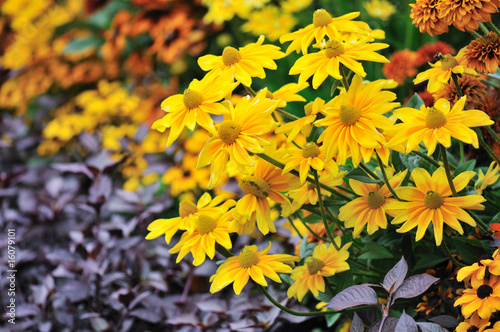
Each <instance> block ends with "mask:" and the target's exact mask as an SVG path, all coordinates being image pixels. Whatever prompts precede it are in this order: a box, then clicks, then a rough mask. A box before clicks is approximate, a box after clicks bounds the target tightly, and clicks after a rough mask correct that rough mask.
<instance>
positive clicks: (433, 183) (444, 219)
mask: <svg viewBox="0 0 500 332" xmlns="http://www.w3.org/2000/svg"><path fill="white" fill-rule="evenodd" d="M475 174H476V173H475V172H473V171H467V172H463V173H460V174H459V175H457V176H456V177H455V178H454V179H453V184H454V185H455V189H456V190H457V192H459V191H461V190H462V189H464V188H465V187H466V186H467V184H468V183H469V181H470V179H472V178H473V177H474V175H475ZM411 176H412V179H413V182H414V183H415V186H416V187H400V188H397V189H396V190H395V191H396V194H397V195H398V197H399V198H401V199H404V200H407V201H408V202H397V201H396V202H390V203H388V204H387V205H386V209H387V210H397V211H394V212H392V211H391V213H394V215H395V218H394V219H393V221H392V223H393V224H401V223H404V224H403V226H401V227H400V228H399V229H398V230H397V232H399V233H406V232H409V231H411V230H412V229H413V228H415V227H417V236H416V239H415V241H419V240H420V239H422V237H423V236H424V234H425V231H426V230H427V227H428V226H429V224H430V223H431V222H432V225H433V228H434V237H435V239H436V245H438V246H439V245H441V241H442V240H443V224H446V225H448V226H449V227H451V228H453V229H454V230H456V231H457V232H458V233H460V234H463V233H464V230H463V228H462V225H460V223H459V220H461V221H463V222H465V223H467V224H469V225H470V226H472V227H475V226H476V222H475V221H474V219H473V218H472V217H471V216H470V215H469V214H468V213H467V212H465V211H464V210H463V209H472V210H484V206H483V205H481V204H480V203H482V202H484V201H485V199H484V198H483V196H481V195H467V196H461V197H450V196H451V195H452V192H451V189H450V186H449V184H448V181H447V179H446V172H445V170H444V168H442V167H440V168H438V169H437V170H436V171H434V173H433V174H432V177H431V176H430V175H429V173H428V172H427V171H426V170H425V169H423V168H415V169H414V170H413V172H412V174H411Z"/></svg>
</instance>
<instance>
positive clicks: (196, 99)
mask: <svg viewBox="0 0 500 332" xmlns="http://www.w3.org/2000/svg"><path fill="white" fill-rule="evenodd" d="M182 101H183V102H184V106H186V108H187V109H188V110H191V109H193V108H196V107H198V106H200V104H201V103H202V102H203V96H202V95H201V93H200V92H199V91H196V90H193V89H186V90H184V95H183V97H182Z"/></svg>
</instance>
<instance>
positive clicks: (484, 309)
mask: <svg viewBox="0 0 500 332" xmlns="http://www.w3.org/2000/svg"><path fill="white" fill-rule="evenodd" d="M454 306H455V307H456V306H461V307H462V315H463V316H464V317H465V318H469V317H470V316H471V315H472V314H473V313H475V312H477V314H478V315H479V317H480V318H483V319H484V318H489V317H490V316H491V315H492V314H493V313H494V312H496V311H498V310H500V282H499V280H498V277H497V276H491V278H490V279H489V280H485V283H484V284H482V285H481V286H479V287H477V288H468V289H465V290H464V291H463V293H462V296H460V297H459V298H458V299H456V300H455V304H454Z"/></svg>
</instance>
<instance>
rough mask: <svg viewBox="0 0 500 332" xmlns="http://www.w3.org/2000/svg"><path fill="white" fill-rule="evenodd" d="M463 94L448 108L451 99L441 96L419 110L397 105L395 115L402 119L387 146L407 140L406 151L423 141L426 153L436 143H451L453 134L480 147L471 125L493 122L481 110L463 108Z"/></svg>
mask: <svg viewBox="0 0 500 332" xmlns="http://www.w3.org/2000/svg"><path fill="white" fill-rule="evenodd" d="M465 99H466V96H463V97H462V98H460V99H459V100H458V101H457V102H456V103H455V105H453V108H451V110H450V102H449V101H448V100H446V99H444V98H441V99H438V100H437V101H436V102H435V103H434V106H432V107H426V106H425V105H422V106H421V107H420V112H419V111H418V110H416V109H414V108H408V107H404V108H400V109H398V110H395V111H394V115H395V116H396V117H398V118H399V119H401V121H403V123H398V124H396V125H395V126H394V128H393V132H394V133H395V135H394V137H393V138H392V139H391V140H390V142H389V144H387V146H388V147H389V148H391V147H393V146H397V145H400V144H403V143H404V142H407V143H406V152H410V151H413V150H415V149H418V145H419V144H420V142H422V141H423V142H424V144H425V147H426V148H427V153H428V155H429V156H430V155H432V154H433V153H434V150H435V149H436V146H437V143H438V142H439V143H441V144H442V145H443V146H444V147H447V148H449V147H450V146H451V138H452V137H454V138H456V139H458V140H460V141H462V142H464V143H468V144H472V145H473V146H474V147H475V148H476V149H477V148H478V147H479V142H478V138H477V134H476V132H475V131H473V130H472V129H470V127H478V126H488V125H491V124H493V123H494V122H493V121H492V120H491V119H490V117H489V116H488V115H487V114H486V113H484V112H483V111H478V110H467V111H464V106H465Z"/></svg>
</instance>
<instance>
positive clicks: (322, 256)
mask: <svg viewBox="0 0 500 332" xmlns="http://www.w3.org/2000/svg"><path fill="white" fill-rule="evenodd" d="M335 243H336V244H337V246H338V247H340V246H341V243H340V238H339V237H337V238H335ZM351 244H352V243H347V244H346V245H344V246H343V247H342V248H341V249H340V250H339V251H337V249H335V247H334V246H333V245H332V244H329V246H327V245H326V244H324V243H320V244H318V245H317V246H316V248H314V252H313V255H312V256H311V257H308V258H307V259H306V261H305V265H304V266H298V267H296V268H295V269H294V270H293V272H292V274H291V275H290V278H291V279H292V280H295V282H294V283H293V284H292V285H291V286H290V288H288V291H287V293H286V295H287V296H288V297H290V298H291V297H295V298H297V299H298V300H299V301H302V299H303V298H304V296H305V295H306V294H307V292H308V291H311V293H313V295H314V296H318V295H319V292H325V279H324V278H325V277H331V276H333V275H334V274H336V273H340V272H343V271H347V270H349V264H347V262H346V260H347V259H348V258H349V251H348V249H349V247H350V246H351Z"/></svg>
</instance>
